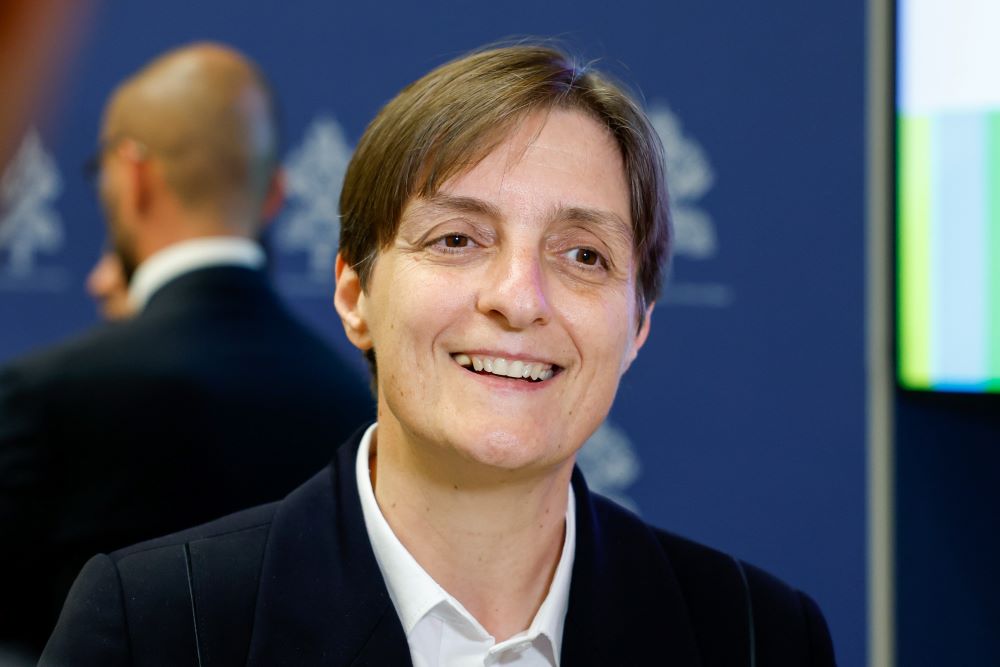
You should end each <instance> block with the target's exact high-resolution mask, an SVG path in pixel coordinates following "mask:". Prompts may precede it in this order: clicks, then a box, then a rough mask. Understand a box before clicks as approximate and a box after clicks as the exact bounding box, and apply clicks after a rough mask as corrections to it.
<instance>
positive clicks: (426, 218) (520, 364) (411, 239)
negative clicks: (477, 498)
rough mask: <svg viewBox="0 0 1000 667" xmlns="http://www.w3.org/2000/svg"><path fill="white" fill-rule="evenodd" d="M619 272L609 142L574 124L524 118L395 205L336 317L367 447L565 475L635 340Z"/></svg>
mask: <svg viewBox="0 0 1000 667" xmlns="http://www.w3.org/2000/svg"><path fill="white" fill-rule="evenodd" d="M348 271H350V270H349V269H348ZM635 274H636V266H635V256H634V252H633V246H632V225H631V216H630V200H629V188H628V183H627V181H626V177H625V172H624V168H623V164H622V159H621V156H620V152H619V150H618V147H617V145H616V144H615V143H614V141H613V139H612V137H611V136H610V134H609V133H608V131H607V130H606V129H604V128H603V127H601V126H600V125H599V124H598V123H597V122H595V121H594V120H593V119H591V118H590V117H589V116H587V115H585V114H583V113H581V112H577V111H567V110H552V111H549V112H538V113H535V114H532V115H529V116H528V117H527V118H526V120H525V121H524V122H523V123H521V124H520V125H519V126H518V127H517V128H516V129H515V130H514V131H513V132H512V134H511V135H510V136H509V137H508V138H507V139H506V140H505V141H503V142H502V143H501V144H500V145H499V146H498V147H497V148H496V149H495V150H494V151H493V152H492V153H490V154H489V155H488V156H487V157H486V158H485V159H484V160H483V161H482V162H480V163H479V164H477V165H476V166H475V167H474V168H472V169H471V170H469V171H467V172H465V173H462V174H460V175H458V176H455V177H453V178H451V179H450V180H448V181H447V182H445V183H444V184H443V185H442V187H441V189H440V191H439V192H438V193H437V194H436V195H434V196H433V197H430V198H417V199H415V200H413V201H411V202H410V203H409V204H408V206H407V207H406V209H405V210H404V212H403V216H402V219H401V222H400V227H399V230H398V232H397V236H396V239H395V241H394V243H393V245H392V246H391V247H389V248H388V249H386V250H385V251H383V252H381V253H380V255H379V258H378V260H377V261H376V263H375V267H374V270H373V273H372V275H371V280H370V283H369V285H368V289H367V291H366V292H365V293H361V294H360V295H359V296H358V298H357V300H356V303H355V304H354V306H355V307H354V308H353V309H352V312H353V314H354V315H355V316H356V319H354V320H350V318H345V324H346V323H347V322H348V321H349V320H350V321H351V322H353V323H354V324H360V327H358V326H353V325H351V324H348V325H347V326H348V334H349V337H350V338H351V339H352V340H353V341H354V342H355V344H357V345H359V347H362V348H367V347H369V346H374V349H375V352H376V356H377V358H378V402H379V440H380V442H381V441H382V440H383V439H384V438H385V437H402V438H405V439H406V440H407V441H408V442H411V443H415V444H419V445H420V446H426V447H437V448H441V450H442V451H445V452H451V453H455V454H457V455H458V456H460V457H462V458H463V459H465V460H467V461H472V462H476V463H478V464H482V465H485V466H491V467H497V468H503V469H508V470H511V471H514V470H533V469H534V470H537V469H544V468H550V467H552V466H555V465H560V464H562V463H564V462H567V461H572V457H573V454H575V452H576V450H577V449H579V447H580V446H581V445H582V444H583V442H584V441H585V440H586V439H587V437H588V436H590V434H591V433H593V431H594V430H595V429H596V428H597V427H598V425H599V424H600V423H601V421H602V420H603V419H604V418H605V416H606V415H607V412H608V410H609V409H610V407H611V403H612V401H613V400H614V396H615V392H616V391H617V387H618V382H619V378H620V377H621V375H622V373H624V371H625V370H626V369H627V368H628V366H629V364H630V363H631V362H632V360H633V359H634V358H635V355H636V352H637V351H638V349H639V347H640V346H641V344H642V342H643V341H644V340H645V337H646V333H647V331H648V326H649V324H648V323H649V317H646V318H645V320H644V325H643V327H642V328H641V329H640V330H639V331H638V332H637V330H636V324H637V322H638V317H637V316H638V313H637V312H636V297H635V294H636V289H635ZM343 278H344V277H343V276H341V281H339V282H338V290H340V289H341V282H342V281H343ZM338 296H339V295H338ZM338 308H339V309H341V315H342V316H343V315H345V310H344V308H342V306H341V303H339V298H338ZM352 329H353V334H354V335H352ZM359 332H361V335H358V333H359Z"/></svg>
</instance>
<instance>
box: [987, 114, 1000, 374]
mask: <svg viewBox="0 0 1000 667" xmlns="http://www.w3.org/2000/svg"><path fill="white" fill-rule="evenodd" d="M988 132H989V150H988V153H987V158H986V159H987V173H986V179H987V181H986V191H987V192H988V193H989V194H988V195H987V196H988V197H989V199H990V200H989V207H988V209H987V210H988V213H987V223H986V225H987V230H986V236H987V241H986V242H987V244H988V249H987V251H988V252H989V256H988V258H987V261H986V271H987V280H989V285H988V287H987V289H986V294H987V304H986V308H987V309H988V315H987V319H986V326H987V330H986V332H985V334H986V363H987V368H986V379H987V387H988V389H989V391H1000V112H996V111H994V112H993V113H991V114H990V115H989V130H988Z"/></svg>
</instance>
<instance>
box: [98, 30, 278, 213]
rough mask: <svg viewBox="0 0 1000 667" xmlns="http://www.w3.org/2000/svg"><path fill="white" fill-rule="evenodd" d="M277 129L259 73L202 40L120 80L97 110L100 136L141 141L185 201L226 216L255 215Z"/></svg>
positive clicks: (268, 176)
mask: <svg viewBox="0 0 1000 667" xmlns="http://www.w3.org/2000/svg"><path fill="white" fill-rule="evenodd" d="M277 134H278V132H277V127H276V121H275V114H274V101H273V99H272V96H271V92H270V87H269V86H268V84H267V81H266V80H265V79H264V77H263V75H262V74H261V73H260V71H259V70H258V69H257V68H256V67H255V66H254V65H253V63H251V62H250V61H249V59H247V58H246V57H245V56H243V55H242V54H240V53H239V52H237V51H235V50H233V49H230V48H228V47H225V46H222V45H218V44H210V43H203V44H194V45H191V46H186V47H182V48H179V49H176V50H174V51H170V52H168V53H167V54H165V55H163V56H161V57H159V58H157V59H156V60H154V61H153V62H152V63H150V64H149V65H147V66H146V67H145V68H143V69H142V70H140V71H139V72H138V73H137V74H135V75H134V76H133V77H131V78H130V79H128V80H127V81H125V82H124V83H122V84H121V86H119V87H118V89H117V90H116V91H115V93H114V95H113V96H112V98H111V101H110V102H109V103H108V106H107V109H106V111H105V118H104V125H103V129H102V140H103V141H104V142H106V143H111V142H114V141H117V140H119V139H133V140H135V141H137V142H139V143H140V144H142V145H144V146H145V147H146V148H147V149H148V150H149V153H150V155H151V157H152V158H156V159H158V160H159V161H160V162H161V163H162V165H163V173H164V177H165V179H166V182H167V185H168V186H169V187H170V189H171V190H172V191H173V192H174V194H175V195H176V196H177V198H178V199H179V200H180V202H181V203H182V204H183V205H184V206H185V207H187V208H190V209H193V210H199V211H205V212H211V213H213V214H216V215H218V216H220V217H223V218H227V219H232V218H234V217H236V218H238V217H240V216H251V217H257V216H258V214H259V209H260V206H261V203H262V202H263V201H264V198H265V197H266V195H267V192H268V187H269V185H270V181H271V178H272V177H273V174H274V170H275V167H276V164H277V151H278V147H277V143H278V139H277ZM258 222H259V220H257V219H251V220H243V221H242V224H252V225H255V224H257V223H258ZM249 231H252V230H249Z"/></svg>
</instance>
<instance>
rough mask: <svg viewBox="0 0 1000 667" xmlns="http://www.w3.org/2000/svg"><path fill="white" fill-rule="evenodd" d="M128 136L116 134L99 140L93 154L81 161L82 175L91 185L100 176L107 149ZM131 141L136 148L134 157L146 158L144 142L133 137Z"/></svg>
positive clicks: (94, 183) (109, 149)
mask: <svg viewBox="0 0 1000 667" xmlns="http://www.w3.org/2000/svg"><path fill="white" fill-rule="evenodd" d="M128 138H129V137H125V136H117V137H111V138H109V139H104V140H101V141H100V142H99V143H98V146H97V150H96V151H95V152H94V154H93V155H91V156H90V157H89V158H87V159H86V160H85V161H84V163H83V166H82V168H83V177H84V178H85V179H87V181H88V182H90V183H91V184H92V185H95V186H96V185H97V184H98V181H99V180H100V178H101V164H102V163H103V162H104V156H105V155H106V154H107V152H108V151H111V150H114V149H115V148H117V147H118V145H119V144H120V143H121V142H122V141H124V140H125V139H128ZM132 143H133V144H134V145H135V147H136V149H137V155H136V156H135V159H137V160H144V159H146V156H147V155H149V149H148V148H146V144H144V143H142V142H141V141H136V140H135V139H132Z"/></svg>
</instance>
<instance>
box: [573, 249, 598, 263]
mask: <svg viewBox="0 0 1000 667" xmlns="http://www.w3.org/2000/svg"><path fill="white" fill-rule="evenodd" d="M566 257H568V258H569V259H571V260H573V261H574V262H577V263H579V264H583V265H584V266H598V265H601V266H603V265H604V258H603V257H601V254H600V253H599V252H597V251H596V250H594V249H593V248H573V249H572V250H570V251H569V252H567V253H566Z"/></svg>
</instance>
